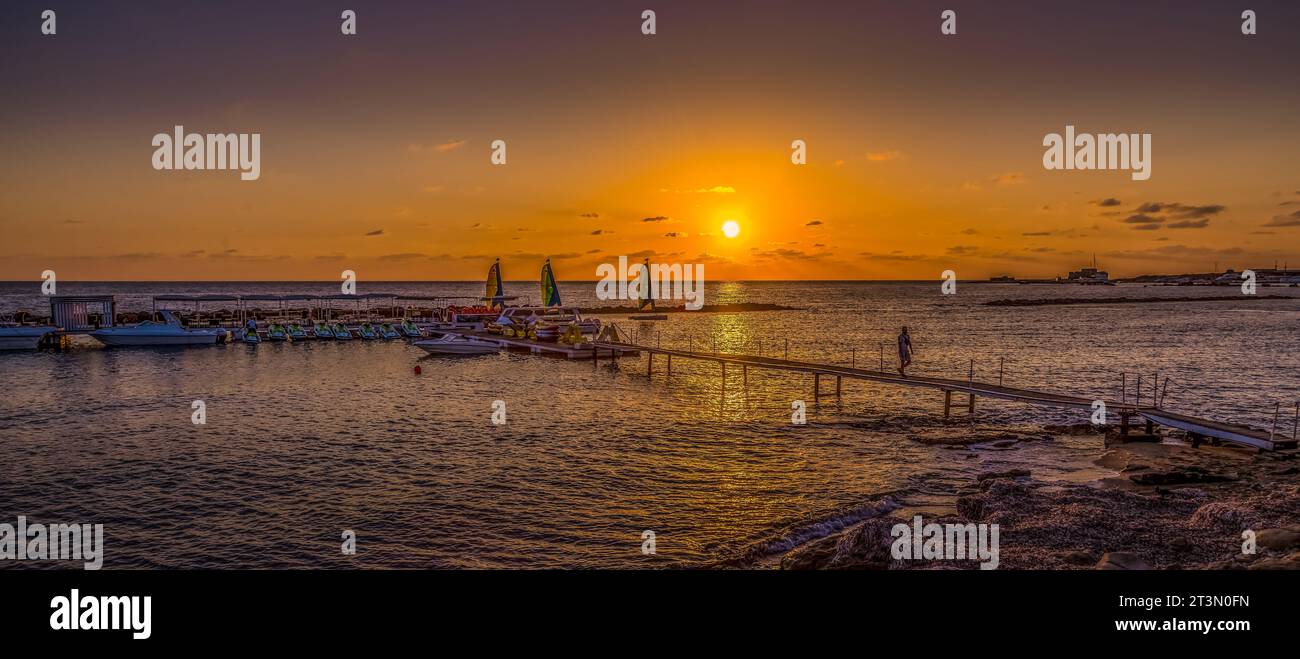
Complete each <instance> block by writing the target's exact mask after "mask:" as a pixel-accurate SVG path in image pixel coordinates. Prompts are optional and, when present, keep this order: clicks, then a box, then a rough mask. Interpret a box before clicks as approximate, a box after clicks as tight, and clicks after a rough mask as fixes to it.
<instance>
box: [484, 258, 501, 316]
mask: <svg viewBox="0 0 1300 659" xmlns="http://www.w3.org/2000/svg"><path fill="white" fill-rule="evenodd" d="M483 299H484V300H485V301H486V302H487V303H488V308H489V309H501V308H504V307H505V306H506V302H505V300H506V297H505V288H504V287H503V286H502V285H501V259H497V260H496V262H495V263H493V264H492V267H491V268H488V276H487V294H486V295H484V296H483Z"/></svg>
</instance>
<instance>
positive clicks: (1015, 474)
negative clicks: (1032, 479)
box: [975, 469, 1029, 483]
mask: <svg viewBox="0 0 1300 659" xmlns="http://www.w3.org/2000/svg"><path fill="white" fill-rule="evenodd" d="M1028 475H1029V470H1028V469H1008V470H1006V471H986V472H984V473H982V474H980V475H979V476H976V477H975V481H976V482H978V483H983V482H984V481H986V480H990V479H993V478H1020V477H1022V476H1028Z"/></svg>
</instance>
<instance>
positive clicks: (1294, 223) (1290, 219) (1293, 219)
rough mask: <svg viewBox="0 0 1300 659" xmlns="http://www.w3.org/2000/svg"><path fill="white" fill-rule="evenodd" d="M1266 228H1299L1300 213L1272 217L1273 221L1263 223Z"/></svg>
mask: <svg viewBox="0 0 1300 659" xmlns="http://www.w3.org/2000/svg"><path fill="white" fill-rule="evenodd" d="M1263 226H1266V227H1300V211H1296V212H1294V213H1291V214H1290V215H1274V216H1273V219H1271V220H1269V221H1267V222H1265V223H1264V224H1263Z"/></svg>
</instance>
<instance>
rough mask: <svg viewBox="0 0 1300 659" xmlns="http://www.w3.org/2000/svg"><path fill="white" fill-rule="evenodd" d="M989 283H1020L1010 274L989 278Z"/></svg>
mask: <svg viewBox="0 0 1300 659" xmlns="http://www.w3.org/2000/svg"><path fill="white" fill-rule="evenodd" d="M989 283H990V284H1018V283H1020V280H1019V279H1016V278H1015V277H1012V276H1011V275H1002V276H1001V277H991V278H989Z"/></svg>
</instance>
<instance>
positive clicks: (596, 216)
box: [578, 213, 600, 220]
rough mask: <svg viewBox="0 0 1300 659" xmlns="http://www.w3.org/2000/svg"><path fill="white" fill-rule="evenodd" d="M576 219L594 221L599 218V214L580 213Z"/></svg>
mask: <svg viewBox="0 0 1300 659" xmlns="http://www.w3.org/2000/svg"><path fill="white" fill-rule="evenodd" d="M578 217H585V218H587V219H589V220H595V219H599V218H600V213H580V214H579V215H578Z"/></svg>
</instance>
